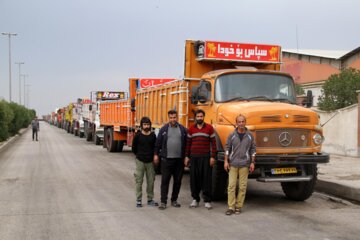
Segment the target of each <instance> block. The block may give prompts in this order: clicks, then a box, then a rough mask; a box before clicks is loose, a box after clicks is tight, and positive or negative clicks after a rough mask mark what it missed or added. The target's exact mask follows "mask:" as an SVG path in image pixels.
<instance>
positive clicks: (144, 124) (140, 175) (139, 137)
mask: <svg viewBox="0 0 360 240" xmlns="http://www.w3.org/2000/svg"><path fill="white" fill-rule="evenodd" d="M140 127H141V130H140V131H138V132H137V133H136V134H135V137H134V139H133V143H132V152H133V153H134V154H135V155H136V160H135V161H136V170H135V173H134V176H135V183H136V207H142V184H143V179H144V175H145V174H146V193H147V204H148V205H149V206H158V203H157V202H155V201H154V200H153V199H154V182H155V169H154V164H153V161H154V147H155V142H156V135H155V134H154V133H153V132H151V121H150V119H149V118H148V117H143V118H141V121H140Z"/></svg>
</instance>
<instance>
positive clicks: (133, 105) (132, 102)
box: [130, 98, 136, 112]
mask: <svg viewBox="0 0 360 240" xmlns="http://www.w3.org/2000/svg"><path fill="white" fill-rule="evenodd" d="M130 107H131V111H132V112H135V109H136V107H135V98H132V99H131V101H130Z"/></svg>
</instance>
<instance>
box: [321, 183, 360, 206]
mask: <svg viewBox="0 0 360 240" xmlns="http://www.w3.org/2000/svg"><path fill="white" fill-rule="evenodd" d="M315 190H316V191H319V192H323V193H326V194H330V195H333V196H336V197H340V198H344V199H347V200H350V201H355V202H360V189H357V188H353V187H349V186H346V185H342V184H338V183H335V182H329V181H324V180H319V179H318V180H317V183H316V186H315Z"/></svg>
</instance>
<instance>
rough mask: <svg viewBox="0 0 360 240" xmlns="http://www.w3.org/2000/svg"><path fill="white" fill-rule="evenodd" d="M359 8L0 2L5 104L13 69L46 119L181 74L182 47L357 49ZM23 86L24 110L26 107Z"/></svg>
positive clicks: (332, 0) (335, 2)
mask: <svg viewBox="0 0 360 240" xmlns="http://www.w3.org/2000/svg"><path fill="white" fill-rule="evenodd" d="M359 23H360V1H358V0H342V1H340V0H301V1H291V0H290V1H289V0H272V1H270V0H221V1H220V0H181V1H180V0H178V1H174V0H131V1H127V0H101V1H100V0H61V1H58V0H0V32H11V33H17V34H18V35H17V36H13V37H11V64H12V65H11V68H12V70H11V73H12V74H11V79H12V80H11V83H12V92H11V93H12V101H14V102H17V103H19V95H20V94H19V93H20V92H19V67H18V65H17V64H15V62H24V64H23V65H21V74H25V75H26V77H25V80H26V84H27V85H28V86H27V87H26V89H27V91H26V96H27V97H26V102H27V106H28V107H29V108H31V109H35V110H36V111H37V114H38V115H39V116H41V115H45V114H50V113H51V112H52V111H54V110H55V109H56V108H59V107H63V106H65V105H67V104H69V103H70V102H75V101H76V100H77V99H78V98H84V97H89V95H90V91H96V90H99V91H101V90H108V91H127V89H128V79H129V78H130V77H139V78H141V77H143V78H150V77H154V78H155V77H157V78H179V77H182V76H183V69H184V45H185V40H186V39H194V40H213V41H225V42H240V43H258V44H276V45H280V46H282V48H283V49H296V48H298V49H316V50H347V51H350V50H353V49H355V48H357V47H360V31H359V27H358V26H359ZM8 41H9V39H8V37H7V36H3V35H0V98H3V99H5V100H6V101H9V45H8ZM23 80H24V77H22V78H21V81H22V82H21V88H22V89H21V103H22V104H24V92H23V90H24V89H23V84H24V83H23Z"/></svg>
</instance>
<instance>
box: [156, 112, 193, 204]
mask: <svg viewBox="0 0 360 240" xmlns="http://www.w3.org/2000/svg"><path fill="white" fill-rule="evenodd" d="M168 117H169V123H168V124H165V125H164V126H163V127H162V128H161V129H160V131H159V134H158V137H157V140H156V144H155V156H154V161H155V163H158V162H159V156H160V158H161V174H162V177H161V204H160V206H159V209H160V210H164V209H166V204H167V198H168V192H169V182H170V179H171V176H173V180H174V183H173V190H172V194H171V205H172V206H173V207H177V208H179V207H181V205H180V204H179V203H178V202H177V198H178V196H179V192H180V187H181V180H182V176H183V171H184V158H185V147H186V137H187V130H186V128H185V127H184V126H183V125H181V124H180V123H178V114H177V112H176V111H175V110H170V111H168Z"/></svg>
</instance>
